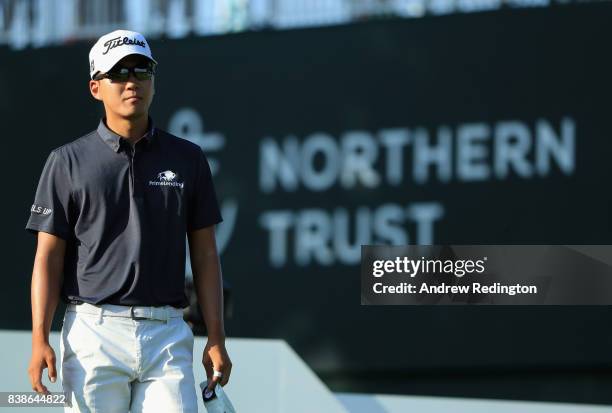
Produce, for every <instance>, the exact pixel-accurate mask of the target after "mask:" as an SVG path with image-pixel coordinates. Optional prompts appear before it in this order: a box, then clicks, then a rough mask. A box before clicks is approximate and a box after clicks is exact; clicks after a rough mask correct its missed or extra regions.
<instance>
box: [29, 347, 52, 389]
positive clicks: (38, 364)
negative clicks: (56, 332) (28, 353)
mask: <svg viewBox="0 0 612 413" xmlns="http://www.w3.org/2000/svg"><path fill="white" fill-rule="evenodd" d="M46 368H48V369H49V371H48V374H49V380H51V382H52V383H55V381H56V380H57V370H56V369H55V351H53V348H52V347H51V346H50V345H49V343H45V342H40V343H34V344H32V358H31V359H30V366H29V367H28V375H29V376H30V383H31V384H32V390H34V391H36V393H43V394H49V390H48V389H47V387H46V386H45V385H44V384H42V372H43V370H44V369H46Z"/></svg>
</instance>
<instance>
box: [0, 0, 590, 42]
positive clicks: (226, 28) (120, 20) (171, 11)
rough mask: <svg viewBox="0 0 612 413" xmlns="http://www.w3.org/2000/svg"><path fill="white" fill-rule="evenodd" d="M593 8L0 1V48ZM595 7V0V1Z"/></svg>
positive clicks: (219, 0) (299, 0)
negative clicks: (117, 34) (113, 34)
mask: <svg viewBox="0 0 612 413" xmlns="http://www.w3.org/2000/svg"><path fill="white" fill-rule="evenodd" d="M590 1H591V0H0V46H1V45H9V46H10V47H11V48H14V49H22V48H25V47H29V46H31V47H42V46H47V45H57V44H64V43H67V42H71V41H74V40H82V39H95V38H97V37H98V36H100V35H102V34H104V33H106V32H108V31H111V30H114V29H117V28H126V29H131V30H136V31H140V32H142V33H143V34H145V35H147V36H150V37H152V38H155V37H158V36H162V35H163V36H167V37H170V38H181V37H185V36H188V35H196V36H201V35H211V34H222V33H230V32H239V31H246V30H259V29H266V28H268V29H284V28H292V27H308V26H324V25H330V24H344V23H350V22H355V21H363V20H368V19H373V18H382V17H393V16H395V17H407V18H410V17H413V18H414V17H422V16H425V15H441V14H451V13H466V12H477V11H484V10H496V9H500V8H506V7H547V6H551V5H556V4H567V3H576V2H578V3H584V2H590ZM595 1H597V0H595Z"/></svg>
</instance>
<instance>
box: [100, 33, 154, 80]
mask: <svg viewBox="0 0 612 413" xmlns="http://www.w3.org/2000/svg"><path fill="white" fill-rule="evenodd" d="M131 54H139V55H143V56H145V57H147V58H149V59H150V60H151V61H152V62H153V63H155V64H157V62H156V61H155V59H153V56H152V55H151V48H150V47H149V44H148V43H147V40H146V39H145V38H144V36H143V35H142V34H140V33H138V32H132V31H130V30H115V31H114V32H111V33H108V34H105V35H104V36H102V37H100V38H99V39H98V41H97V42H96V44H94V45H93V47H92V48H91V50H90V51H89V77H90V78H91V79H93V78H94V76H95V75H96V74H98V73H106V72H108V71H109V70H110V69H112V67H113V66H115V65H116V64H117V62H118V61H119V60H121V59H123V58H124V57H125V56H128V55H131Z"/></svg>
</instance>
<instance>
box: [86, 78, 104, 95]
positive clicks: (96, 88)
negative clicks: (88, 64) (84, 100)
mask: <svg viewBox="0 0 612 413" xmlns="http://www.w3.org/2000/svg"><path fill="white" fill-rule="evenodd" d="M89 91H90V92H91V96H93V97H94V99H97V100H102V96H101V95H100V81H99V80H90V81H89Z"/></svg>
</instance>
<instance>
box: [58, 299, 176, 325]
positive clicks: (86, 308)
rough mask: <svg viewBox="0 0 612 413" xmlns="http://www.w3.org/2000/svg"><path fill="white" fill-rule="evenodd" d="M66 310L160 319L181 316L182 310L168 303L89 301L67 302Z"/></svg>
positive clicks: (139, 318)
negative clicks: (127, 304) (97, 302)
mask: <svg viewBox="0 0 612 413" xmlns="http://www.w3.org/2000/svg"><path fill="white" fill-rule="evenodd" d="M66 311H70V312H75V313H85V314H93V315H97V316H99V317H126V318H132V319H134V320H161V321H168V319H170V318H176V317H181V318H182V317H183V310H182V309H180V308H175V307H172V306H169V305H166V306H163V307H142V306H126V305H114V304H100V305H93V304H89V303H83V304H69V305H68V307H67V308H66Z"/></svg>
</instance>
